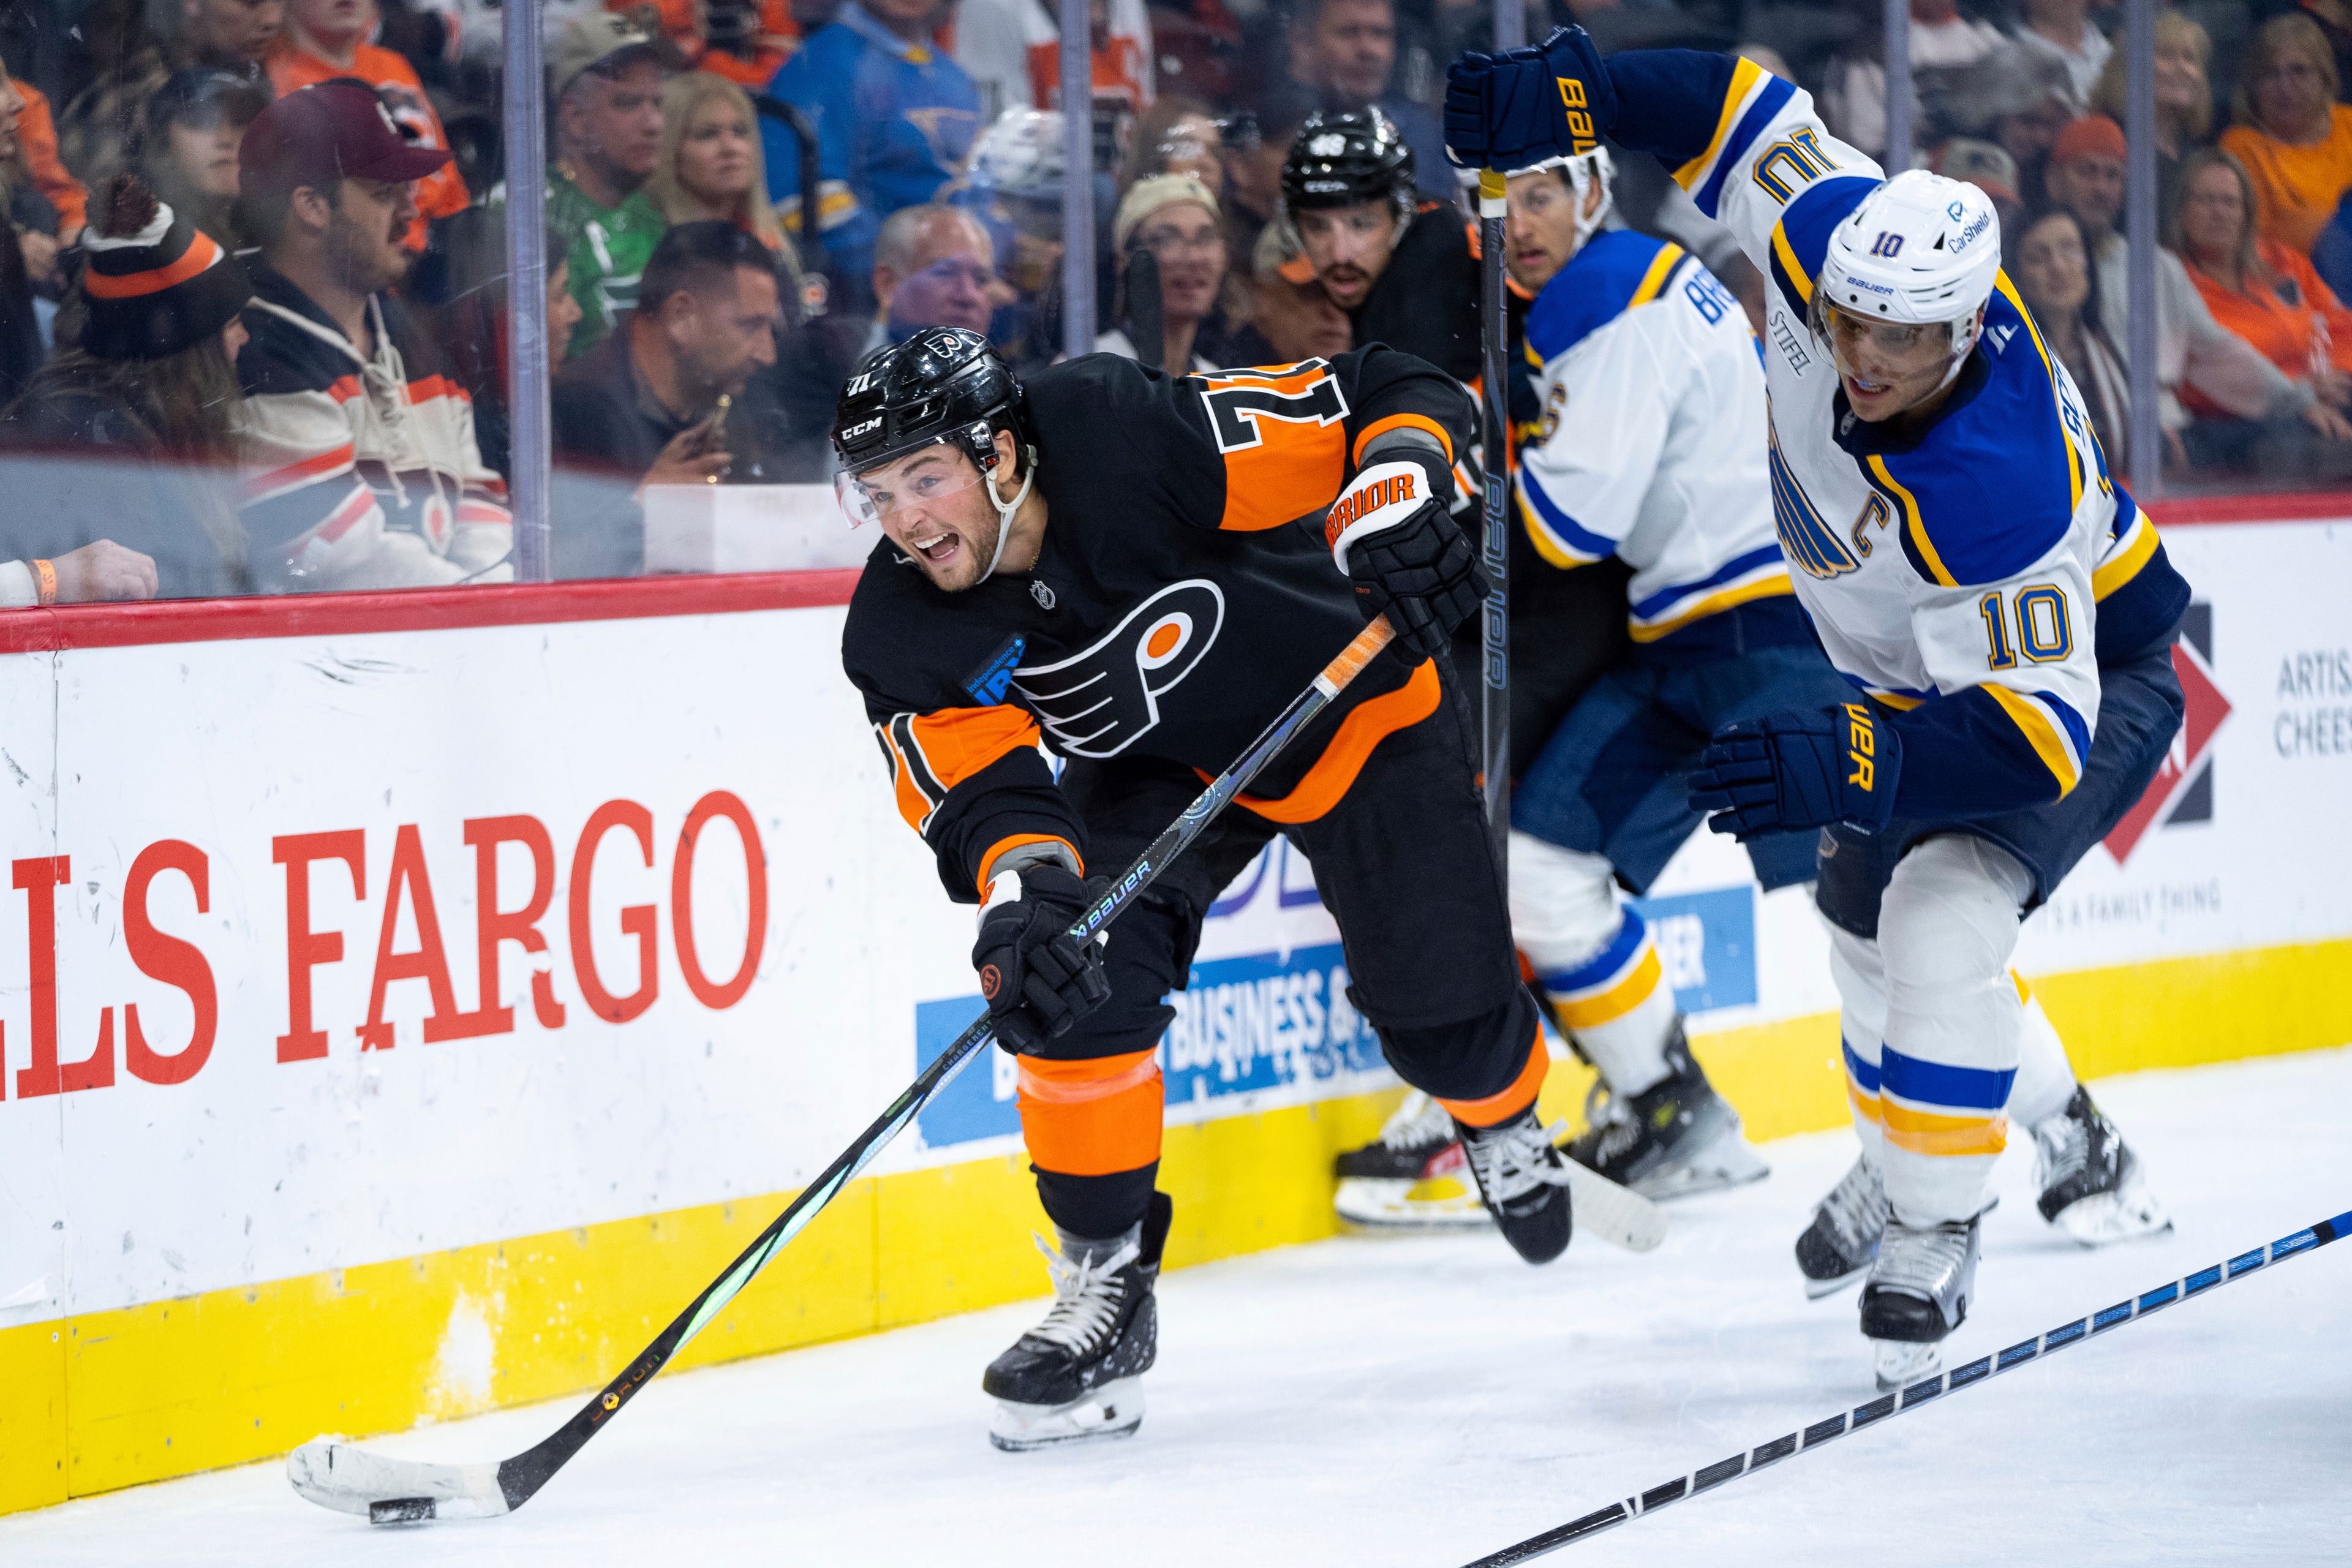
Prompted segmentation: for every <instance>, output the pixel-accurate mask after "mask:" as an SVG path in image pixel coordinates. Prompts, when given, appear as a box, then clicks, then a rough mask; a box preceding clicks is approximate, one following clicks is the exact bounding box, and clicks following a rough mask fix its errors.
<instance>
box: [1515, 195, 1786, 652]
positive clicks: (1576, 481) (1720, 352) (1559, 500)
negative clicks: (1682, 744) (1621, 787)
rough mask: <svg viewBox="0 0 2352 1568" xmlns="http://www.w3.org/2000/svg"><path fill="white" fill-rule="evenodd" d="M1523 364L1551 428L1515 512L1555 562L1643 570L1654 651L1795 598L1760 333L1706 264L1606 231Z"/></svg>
mask: <svg viewBox="0 0 2352 1568" xmlns="http://www.w3.org/2000/svg"><path fill="white" fill-rule="evenodd" d="M1526 352H1527V357H1528V364H1529V365H1531V366H1532V367H1533V368H1534V371H1535V381H1536V393H1537V395H1538V397H1539V398H1540V399H1541V403H1542V409H1543V418H1542V423H1541V425H1540V426H1538V432H1537V436H1536V438H1535V439H1534V440H1533V441H1532V442H1530V443H1529V444H1528V446H1527V447H1525V448H1524V449H1523V450H1522V451H1521V453H1520V457H1519V464H1518V481H1519V482H1518V486H1517V493H1518V498H1519V514H1520V521H1521V522H1522V524H1523V525H1524V526H1525V527H1526V529H1527V531H1528V538H1529V539H1530V540H1531V541H1532V542H1534V544H1535V547H1536V550H1537V552H1538V553H1540V554H1541V555H1542V556H1543V558H1544V559H1545V560H1546V561H1549V562H1550V563H1552V564H1553V565H1555V566H1560V567H1573V566H1581V565H1584V564H1587V563H1591V562H1594V561H1599V560H1601V559H1602V558H1604V557H1606V556H1610V555H1615V556H1617V557H1619V558H1620V559H1622V561H1624V562H1625V563H1626V564H1627V565H1629V566H1631V567H1633V581H1632V583H1631V584H1629V585H1628V586H1627V589H1626V599H1627V605H1628V614H1629V619H1630V622H1631V628H1632V631H1633V640H1634V641H1636V642H1643V643H1649V642H1656V641H1659V640H1660V639H1662V638H1664V637H1668V636H1671V635H1673V634H1674V633H1676V632H1679V631H1682V630H1684V629H1685V627H1689V626H1693V625H1695V624H1696V623H1697V622H1699V621H1701V620H1703V619H1705V618H1706V617H1707V616H1712V615H1715V614H1717V612H1719V611H1723V610H1727V609H1729V608H1731V607H1732V606H1733V605H1742V604H1748V603H1750V602H1752V601H1754V600H1757V599H1763V598H1770V597H1774V596H1785V595H1787V594H1788V593H1789V591H1790V588H1789V569H1788V567H1787V565H1786V564H1785V563H1783V562H1782V561H1781V558H1780V543H1779V542H1778V541H1777V540H1776V539H1775V538H1774V535H1773V523H1772V501H1771V488H1770V486H1769V483H1768V482H1767V479H1766V470H1765V425H1766V420H1765V408H1764V373H1763V369H1762V366H1761V364H1760V363H1759V360H1758V357H1757V352H1756V336H1755V333H1754V332H1753V331H1750V330H1749V328H1748V316H1747V314H1746V312H1745V311H1743V310H1741V309H1740V308H1739V302H1738V300H1736V299H1734V298H1733V297H1732V294H1731V290H1729V289H1726V288H1725V287H1724V286H1723V285H1722V284H1721V283H1720V282H1718V281H1717V280H1716V278H1715V275H1714V274H1713V273H1711V272H1709V271H1708V270H1707V269H1706V267H1704V266H1703V265H1701V264H1700V262H1699V259H1698V258H1696V256H1693V255H1691V254H1690V253H1689V252H1687V251H1685V249H1683V247H1680V246H1678V245H1673V244H1669V243H1667V242H1665V241H1663V240H1657V239H1653V238H1650V237H1647V236H1645V235H1640V234H1635V233H1633V232H1632V231H1631V230H1624V229H1619V230H1612V231H1610V232H1607V233H1603V234H1598V235H1595V236H1594V237H1592V238H1591V240H1590V241H1589V242H1587V243H1586V245H1585V246H1584V247H1583V248H1582V249H1580V250H1579V251H1578V252H1577V253H1576V255H1575V257H1574V258H1571V259H1570V262H1569V264H1568V265H1567V266H1566V267H1563V268H1560V269H1559V273H1558V274H1557V275H1556V276H1555V277H1553V279H1552V280H1551V281H1550V282H1549V283H1547V284H1546V285H1544V288H1543V291H1542V292H1541V293H1539V294H1538V295H1537V296H1536V300H1535V303H1534V304H1533V305H1531V306H1530V307H1529V308H1528V319H1527V351H1526ZM1793 618H1794V617H1793V616H1792V617H1791V619H1792V620H1793ZM1799 635H1802V634H1801V633H1800V634H1799Z"/></svg>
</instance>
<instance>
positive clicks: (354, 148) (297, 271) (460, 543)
mask: <svg viewBox="0 0 2352 1568" xmlns="http://www.w3.org/2000/svg"><path fill="white" fill-rule="evenodd" d="M237 162H238V172H239V175H240V179H241V183H242V188H243V192H244V195H243V198H242V199H243V201H244V210H245V213H246V217H247V222H249V223H250V224H251V225H252V226H253V231H254V234H255V236H256V237H257V238H258V239H259V241H260V246H261V250H260V258H259V260H258V262H257V264H256V265H255V267H254V268H253V288H254V300H253V302H252V304H250V305H249V306H247V308H246V313H245V321H246V326H247V329H248V330H249V331H251V332H252V334H253V338H252V342H250V343H248V344H247V347H246V351H245V353H243V354H242V355H241V356H240V357H239V359H238V361H237V376H238V380H239V381H240V382H241V383H242V384H243V386H244V389H245V396H246V405H245V411H244V418H243V421H242V426H241V429H240V435H241V437H242V441H241V446H242V462H243V468H244V470H245V527H246V531H247V534H248V535H249V536H250V537H251V539H252V542H253V553H252V562H253V573H254V577H255V580H256V583H257V585H258V586H259V587H261V588H262V589H264V590H265V591H268V592H278V593H287V592H295V591H312V590H326V589H341V588H405V587H421V586H426V585H430V584H454V583H463V582H484V581H505V580H507V579H508V578H509V577H510V576H511V570H510V568H509V565H508V563H507V558H508V555H509V551H510V548H511V546H512V542H513V534H514V530H513V527H512V522H511V520H510V519H509V516H508V514H507V510H506V507H505V504H504V502H505V495H506V486H505V483H504V481H503V480H501V479H499V476H498V475H496V474H494V473H492V472H491V471H490V470H489V469H488V468H487V467H485V466H484V464H483V462H482V458H481V453H480V450H479V448H478V447H477V445H476V443H475V439H474V413H473V406H472V405H471V403H470V402H468V400H467V398H466V396H465V395H464V393H463V392H462V390H460V389H459V388H458V387H457V385H456V384H455V383H453V382H452V381H451V380H450V379H449V378H448V376H447V375H446V374H445V373H444V367H443V363H442V360H441V356H440V352H439V349H438V347H437V346H436V344H435V343H434V342H433V341H432V338H431V336H430V334H428V333H426V332H425V331H422V330H420V328H419V326H418V324H417V322H416V321H415V319H414V318H413V317H412V316H411V315H410V314H409V312H408V310H407V308H406V307H405V306H404V304H403V303H402V302H401V300H399V298H398V297H397V296H396V295H394V294H393V293H391V292H389V290H391V289H392V288H393V286H394V285H395V284H397V283H398V282H399V281H400V280H401V279H403V278H404V276H405V275H406V273H407V271H408V268H409V264H410V258H409V255H408V252H407V251H406V250H405V249H404V247H403V245H402V238H403V237H404V235H406V233H407V232H408V228H409V226H410V225H411V224H412V223H414V222H415V218H416V183H417V182H418V181H419V180H421V179H423V178H425V176H427V175H429V174H433V173H434V172H435V171H436V170H438V169H440V168H442V167H444V166H445V165H446V164H447V163H448V162H449V154H448V153H446V151H441V150H437V149H433V148H425V147H418V146H415V145H413V144H412V143H411V142H408V141H407V140H406V139H405V138H404V137H403V136H402V135H401V134H400V132H399V131H398V130H397V129H396V128H394V125H393V122H392V117H391V116H390V114H388V113H387V112H386V111H385V110H384V107H383V104H382V103H381V102H380V101H379V100H377V98H376V96H375V94H374V93H373V92H372V91H371V90H369V89H367V88H364V87H362V86H360V85H359V84H357V83H355V82H327V83H323V84H321V85H320V86H318V87H306V88H303V89H300V90H299V91H296V92H291V93H289V94H287V95H286V96H285V97H284V98H281V99H279V100H278V101H277V102H275V103H273V104H271V105H270V106H269V107H268V109H267V110H263V111H262V114H261V117H260V118H259V119H257V120H256V121H254V122H253V123H252V124H251V125H250V126H248V127H247V129H246V132H245V140H244V142H243V143H242V144H241V145H240V147H239V148H238V158H237Z"/></svg>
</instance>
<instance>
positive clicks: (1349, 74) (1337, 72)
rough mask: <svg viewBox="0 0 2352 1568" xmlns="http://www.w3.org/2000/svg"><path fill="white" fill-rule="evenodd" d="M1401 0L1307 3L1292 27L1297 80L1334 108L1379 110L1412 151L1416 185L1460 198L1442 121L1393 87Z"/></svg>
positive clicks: (1445, 198) (1431, 196)
mask: <svg viewBox="0 0 2352 1568" xmlns="http://www.w3.org/2000/svg"><path fill="white" fill-rule="evenodd" d="M1396 58H1397V26H1396V6H1395V5H1394V3H1393V0H1301V3H1300V5H1299V6H1298V9H1297V14H1296V16H1294V17H1293V18H1292V21H1291V26H1290V75H1291V79H1293V80H1294V81H1296V82H1297V83H1298V84H1299V85H1300V86H1301V87H1304V88H1306V89H1308V90H1309V91H1311V92H1314V93H1315V94H1317V95H1318V98H1319V99H1320V100H1321V101H1322V105H1323V107H1324V108H1325V109H1327V110H1348V109H1367V108H1373V107H1377V108H1378V109H1379V110H1380V111H1381V113H1383V114H1385V115H1387V116H1388V117H1389V121H1390V122H1391V124H1393V125H1394V126H1395V127H1396V128H1397V130H1398V131H1399V132H1401V133H1402V135H1403V137H1404V140H1405V143H1406V145H1408V146H1410V147H1411V148H1412V164H1413V184H1414V185H1415V187H1416V188H1417V189H1418V190H1419V191H1420V192H1421V194H1422V195H1423V197H1424V198H1425V199H1427V200H1430V201H1438V202H1450V201H1452V200H1454V172H1453V171H1454V165H1453V164H1452V163H1450V162H1449V161H1448V160H1447V158H1446V156H1445V132H1444V129H1443V128H1442V127H1441V126H1440V125H1439V124H1438V122H1437V116H1436V115H1434V114H1433V113H1431V112H1430V111H1429V110H1428V109H1426V108H1424V107H1423V105H1421V104H1418V103H1415V102H1414V101H1413V100H1412V99H1410V98H1407V97H1406V96H1405V95H1404V94H1402V93H1401V92H1397V91H1394V90H1392V88H1391V78H1392V77H1393V76H1394V75H1395V72H1396Z"/></svg>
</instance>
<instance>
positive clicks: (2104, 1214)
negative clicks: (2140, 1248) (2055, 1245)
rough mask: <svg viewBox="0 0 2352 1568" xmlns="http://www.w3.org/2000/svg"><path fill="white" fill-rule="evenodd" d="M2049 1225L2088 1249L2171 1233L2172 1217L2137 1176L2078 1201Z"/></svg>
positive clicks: (2065, 1209)
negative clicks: (2117, 1186) (2114, 1187)
mask: <svg viewBox="0 0 2352 1568" xmlns="http://www.w3.org/2000/svg"><path fill="white" fill-rule="evenodd" d="M2050 1223H2051V1224H2052V1225H2053V1226H2057V1227H2058V1228H2059V1229H2060V1230H2063V1231H2064V1232H2065V1233H2066V1234H2067V1235H2068V1236H2071V1237H2074V1240H2075V1242H2076V1243H2077V1244H2078V1245H2080V1246H2083V1247H2113V1246H2114V1245H2116V1243H2117V1242H2120V1241H2140V1240H2144V1239H2146V1238H2147V1237H2153V1236H2166V1235H2169V1234H2170V1233H2171V1230H2172V1216H2171V1215H2169V1214H2167V1213H2166V1212H2165V1208H2164V1205H2163V1203H2162V1202H2160V1201H2159V1200H2158V1197H2157V1195H2156V1194H2154V1193H2152V1192H2150V1191H2149V1190H2148V1188H2147V1183H2145V1182H2142V1181H2140V1180H2138V1179H2137V1177H2135V1178H2134V1179H2132V1180H2130V1181H2127V1182H2126V1183H2125V1184H2123V1185H2122V1186H2121V1187H2119V1188H2117V1189H2116V1191H2114V1192H2112V1193H2093V1194H2091V1195H2090V1196H2088V1197H2084V1198H2077V1199H2075V1200H2074V1202H2073V1203H2071V1204H2068V1205H2066V1206H2065V1207H2064V1208H2063V1209H2060V1210H2059V1211H2058V1215H2057V1217H2056V1218H2055V1219H2053V1220H2052V1221H2051V1222H2050Z"/></svg>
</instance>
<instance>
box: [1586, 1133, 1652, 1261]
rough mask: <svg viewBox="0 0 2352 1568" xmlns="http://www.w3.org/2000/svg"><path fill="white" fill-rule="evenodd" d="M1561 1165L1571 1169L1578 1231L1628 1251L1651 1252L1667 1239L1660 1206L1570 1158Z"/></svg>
mask: <svg viewBox="0 0 2352 1568" xmlns="http://www.w3.org/2000/svg"><path fill="white" fill-rule="evenodd" d="M1560 1163H1562V1164H1564V1165H1566V1166H1567V1167H1568V1191H1569V1195H1570V1198H1572V1199H1573V1200H1574V1202H1575V1205H1576V1228H1577V1229H1579V1230H1581V1231H1588V1232H1590V1233H1591V1234H1592V1235H1594V1236H1597V1237H1600V1238H1601V1240H1603V1241H1607V1242H1613V1243H1615V1244H1616V1245H1617V1246H1619V1247H1623V1248H1624V1249H1625V1250H1626V1251H1628V1252H1648V1251H1649V1250H1651V1249H1652V1248H1653V1247H1656V1246H1657V1245H1658V1244H1659V1243H1660V1242H1662V1241H1664V1240H1665V1239H1666V1216H1665V1215H1663V1214H1660V1213H1659V1212H1658V1205H1655V1204H1654V1203H1652V1202H1651V1201H1650V1200H1649V1199H1647V1198H1645V1197H1643V1195H1642V1194H1639V1193H1637V1192H1635V1191H1634V1190H1633V1188H1631V1187H1622V1186H1619V1185H1618V1184H1616V1183H1615V1182H1612V1181H1611V1180H1610V1179H1609V1178H1608V1177H1606V1176H1604V1175H1602V1174H1601V1173H1600V1172H1598V1171H1594V1170H1591V1169H1589V1168H1587V1167H1586V1166H1583V1165H1580V1164H1578V1163H1576V1162H1575V1161H1573V1160H1570V1159H1569V1158H1568V1157H1567V1156H1566V1155H1562V1156H1561V1158H1560Z"/></svg>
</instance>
